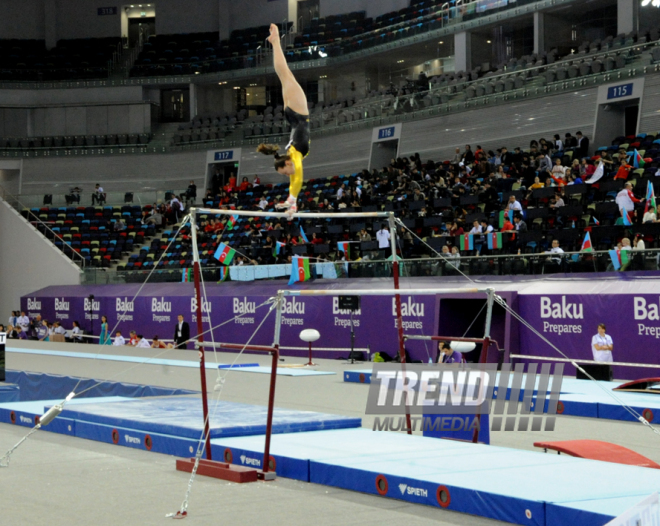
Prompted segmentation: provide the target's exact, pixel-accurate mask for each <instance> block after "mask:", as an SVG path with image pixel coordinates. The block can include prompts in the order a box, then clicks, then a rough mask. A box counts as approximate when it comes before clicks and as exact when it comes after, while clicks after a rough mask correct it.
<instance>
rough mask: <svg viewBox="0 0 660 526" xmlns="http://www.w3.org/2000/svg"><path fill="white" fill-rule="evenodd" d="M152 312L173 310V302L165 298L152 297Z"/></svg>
mask: <svg viewBox="0 0 660 526" xmlns="http://www.w3.org/2000/svg"><path fill="white" fill-rule="evenodd" d="M151 312H172V302H170V301H165V298H162V297H161V298H160V301H158V298H152V299H151Z"/></svg>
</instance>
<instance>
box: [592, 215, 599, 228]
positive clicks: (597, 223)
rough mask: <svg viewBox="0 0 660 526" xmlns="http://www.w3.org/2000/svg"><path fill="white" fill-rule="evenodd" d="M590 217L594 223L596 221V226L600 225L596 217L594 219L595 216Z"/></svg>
mask: <svg viewBox="0 0 660 526" xmlns="http://www.w3.org/2000/svg"><path fill="white" fill-rule="evenodd" d="M591 219H593V220H594V223H596V226H598V225H600V221H598V219H596V218H595V217H592V218H591Z"/></svg>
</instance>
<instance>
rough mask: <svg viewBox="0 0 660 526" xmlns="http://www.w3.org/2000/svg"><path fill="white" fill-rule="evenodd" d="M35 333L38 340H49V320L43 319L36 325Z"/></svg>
mask: <svg viewBox="0 0 660 526" xmlns="http://www.w3.org/2000/svg"><path fill="white" fill-rule="evenodd" d="M35 333H36V337H37V340H39V341H41V342H47V341H48V340H49V338H48V336H49V333H48V322H47V321H46V320H41V323H39V324H38V325H37V326H36V327H35Z"/></svg>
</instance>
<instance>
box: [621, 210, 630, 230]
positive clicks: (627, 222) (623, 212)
mask: <svg viewBox="0 0 660 526" xmlns="http://www.w3.org/2000/svg"><path fill="white" fill-rule="evenodd" d="M621 217H623V224H624V225H625V226H632V221H631V220H630V216H629V215H628V211H627V210H626V209H625V208H621Z"/></svg>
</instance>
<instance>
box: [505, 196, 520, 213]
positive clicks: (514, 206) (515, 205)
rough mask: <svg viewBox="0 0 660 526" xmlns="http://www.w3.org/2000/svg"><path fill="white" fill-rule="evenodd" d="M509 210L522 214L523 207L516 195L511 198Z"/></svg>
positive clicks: (508, 205)
mask: <svg viewBox="0 0 660 526" xmlns="http://www.w3.org/2000/svg"><path fill="white" fill-rule="evenodd" d="M506 209H507V210H513V211H514V212H522V209H523V208H522V205H521V204H520V202H519V201H518V200H517V199H516V196H515V195H510V196H509V202H508V204H507V207H506Z"/></svg>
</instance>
